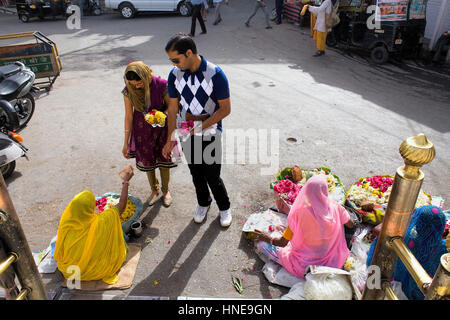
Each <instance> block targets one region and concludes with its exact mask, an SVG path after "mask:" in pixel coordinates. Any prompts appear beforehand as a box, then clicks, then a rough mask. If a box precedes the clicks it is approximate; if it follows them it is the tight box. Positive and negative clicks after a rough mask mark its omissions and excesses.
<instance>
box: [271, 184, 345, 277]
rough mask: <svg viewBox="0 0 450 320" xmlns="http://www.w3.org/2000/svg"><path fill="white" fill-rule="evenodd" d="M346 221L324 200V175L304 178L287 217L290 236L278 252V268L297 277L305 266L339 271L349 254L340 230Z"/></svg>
mask: <svg viewBox="0 0 450 320" xmlns="http://www.w3.org/2000/svg"><path fill="white" fill-rule="evenodd" d="M349 219H350V216H349V214H348V213H347V211H346V210H345V208H344V207H342V206H341V205H340V204H338V203H337V202H335V201H333V200H331V199H330V198H329V197H328V186H327V181H326V178H325V176H324V175H316V176H313V177H311V178H310V179H308V181H307V182H306V184H305V186H304V187H303V188H302V190H301V191H300V193H299V195H298V197H297V199H296V200H295V202H294V204H293V205H292V208H291V210H290V212H289V215H288V224H289V228H290V229H291V230H292V233H293V237H292V239H291V240H290V241H289V243H288V244H287V245H286V246H285V247H283V248H280V249H279V250H278V255H279V260H280V263H281V265H282V266H283V267H284V268H286V270H287V271H289V272H290V273H291V274H293V275H295V276H297V277H299V278H304V276H303V275H304V273H305V269H306V267H307V266H309V265H320V266H328V267H333V268H342V266H343V265H344V263H345V260H346V259H347V257H348V255H349V254H350V251H349V250H348V248H347V244H346V242H345V235H344V227H343V224H345V223H346V222H347V221H348V220H349Z"/></svg>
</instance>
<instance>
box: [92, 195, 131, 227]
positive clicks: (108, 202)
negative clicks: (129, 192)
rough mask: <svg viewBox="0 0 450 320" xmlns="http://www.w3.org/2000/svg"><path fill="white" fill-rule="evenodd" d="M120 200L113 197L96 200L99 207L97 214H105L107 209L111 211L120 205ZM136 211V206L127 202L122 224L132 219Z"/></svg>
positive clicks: (121, 215)
mask: <svg viewBox="0 0 450 320" xmlns="http://www.w3.org/2000/svg"><path fill="white" fill-rule="evenodd" d="M119 200H120V199H119V198H117V197H113V196H107V197H102V198H100V199H98V200H95V206H96V207H97V210H96V211H97V212H99V213H100V212H103V211H105V210H106V209H109V208H111V207H113V206H115V205H117V204H118V203H119ZM135 210H136V205H135V204H134V203H133V202H132V201H131V200H130V199H128V200H127V205H126V207H125V210H124V211H123V212H122V213H121V214H120V223H124V222H125V221H127V220H128V219H130V218H131V217H132V216H133V215H134V212H135Z"/></svg>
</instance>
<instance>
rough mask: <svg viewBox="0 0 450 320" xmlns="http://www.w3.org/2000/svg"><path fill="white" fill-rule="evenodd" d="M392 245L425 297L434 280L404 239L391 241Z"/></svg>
mask: <svg viewBox="0 0 450 320" xmlns="http://www.w3.org/2000/svg"><path fill="white" fill-rule="evenodd" d="M391 245H392V248H393V249H394V251H395V253H396V254H397V255H398V257H399V258H400V260H402V262H403V264H404V265H405V267H406V269H408V271H409V273H410V274H411V276H412V277H413V279H414V281H415V282H416V283H417V286H418V287H419V289H420V291H422V293H423V294H424V295H425V294H426V292H427V288H428V287H429V285H430V283H431V281H432V280H433V279H432V278H431V277H430V276H429V275H428V273H427V272H426V271H425V269H424V268H423V267H422V265H421V264H420V262H419V261H417V259H416V257H414V255H413V254H412V253H411V251H409V249H408V248H407V247H406V245H405V244H404V243H403V240H402V239H400V238H394V239H393V240H392V241H391Z"/></svg>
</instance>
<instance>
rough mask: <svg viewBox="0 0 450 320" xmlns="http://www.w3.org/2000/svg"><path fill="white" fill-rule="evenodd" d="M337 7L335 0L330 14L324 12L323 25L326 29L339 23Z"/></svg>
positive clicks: (337, 2) (337, 3)
mask: <svg viewBox="0 0 450 320" xmlns="http://www.w3.org/2000/svg"><path fill="white" fill-rule="evenodd" d="M338 8H339V1H336V4H335V5H334V7H333V10H332V11H331V13H330V14H326V13H325V26H326V27H327V29H331V28H334V27H335V26H337V25H338V24H339V22H340V21H341V19H339V16H338V15H337V11H338Z"/></svg>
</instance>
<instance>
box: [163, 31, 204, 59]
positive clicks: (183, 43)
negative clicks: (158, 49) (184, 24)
mask: <svg viewBox="0 0 450 320" xmlns="http://www.w3.org/2000/svg"><path fill="white" fill-rule="evenodd" d="M188 50H191V51H192V53H194V54H197V46H196V45H195V42H194V40H192V38H191V37H190V36H189V35H187V34H183V33H179V34H177V35H175V36H173V37H172V38H170V40H169V42H167V45H166V52H169V51H178V53H179V54H186V52H187V51H188Z"/></svg>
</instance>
